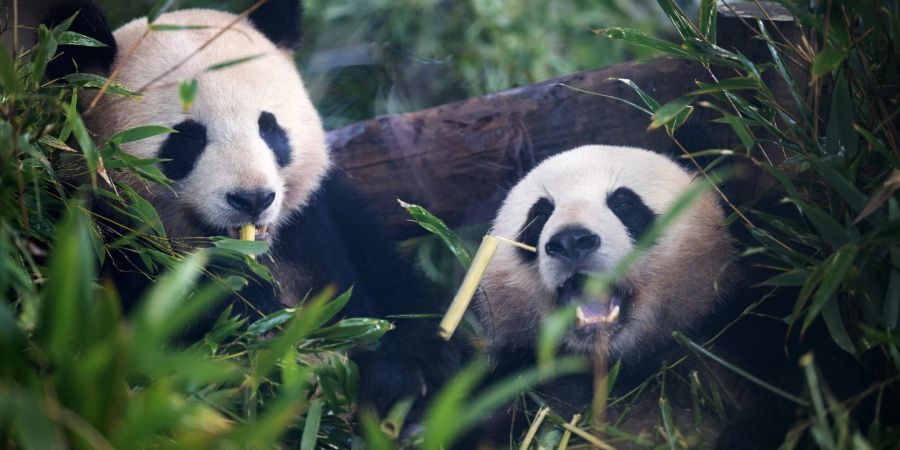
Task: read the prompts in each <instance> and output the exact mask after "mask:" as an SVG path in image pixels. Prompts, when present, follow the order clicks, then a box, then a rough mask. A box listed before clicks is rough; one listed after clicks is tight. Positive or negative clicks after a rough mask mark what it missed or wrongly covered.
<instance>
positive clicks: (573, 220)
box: [478, 146, 731, 358]
mask: <svg viewBox="0 0 900 450" xmlns="http://www.w3.org/2000/svg"><path fill="white" fill-rule="evenodd" d="M692 182H693V178H692V176H691V175H690V174H689V173H687V172H686V171H684V170H683V169H681V168H680V167H679V166H678V165H676V164H675V163H674V162H672V161H671V160H669V159H667V158H665V157H663V156H661V155H658V154H655V153H652V152H649V151H647V150H642V149H636V148H625V147H610V146H585V147H579V148H577V149H573V150H570V151H568V152H565V153H562V154H559V155H556V156H553V157H551V158H548V159H547V160H546V161H544V162H543V163H541V164H540V165H538V166H537V167H536V168H535V169H534V170H533V171H531V172H530V173H529V174H528V175H527V176H526V177H525V178H523V179H522V181H521V182H519V184H517V185H516V186H515V187H514V188H513V189H512V190H511V191H510V193H509V195H508V196H507V198H506V200H505V201H504V203H503V206H502V207H501V209H500V211H499V213H498V215H497V218H496V220H495V222H494V227H493V230H492V233H494V234H497V235H500V236H505V237H509V238H515V239H517V240H519V241H521V242H524V243H527V244H529V245H533V246H535V247H536V248H537V253H536V254H535V253H531V252H528V251H525V250H521V249H517V248H511V247H507V246H501V247H500V248H498V250H497V255H496V256H495V258H494V261H493V262H492V263H491V266H490V267H489V269H488V272H487V274H486V276H485V279H484V281H483V287H484V288H485V296H484V298H483V299H482V301H481V303H480V304H479V305H478V308H479V312H480V316H481V317H482V318H484V319H485V320H486V321H487V322H488V323H487V325H488V327H489V329H490V331H489V336H491V337H492V338H493V339H494V340H495V345H501V346H503V345H506V346H509V345H512V346H526V345H528V342H527V341H528V340H531V345H533V339H534V333H535V330H536V329H537V327H538V325H539V323H540V322H541V320H543V319H544V318H545V317H546V316H547V315H548V314H550V313H551V312H553V311H554V310H555V309H557V308H559V307H562V306H566V305H573V306H576V307H577V311H578V323H577V324H576V325H575V326H574V327H573V328H572V329H571V330H570V332H569V333H568V335H567V336H566V338H565V341H564V343H565V345H566V346H567V347H568V348H569V350H572V351H576V352H581V353H586V354H590V353H591V352H592V351H593V350H594V346H595V342H596V339H597V334H598V333H605V334H606V335H607V336H608V344H609V349H608V350H609V351H610V353H611V355H612V356H613V357H614V358H622V357H630V356H639V355H637V353H641V352H644V351H645V350H646V349H647V348H646V347H644V346H647V345H651V346H652V345H654V344H656V343H658V342H659V341H660V340H661V339H664V338H665V337H667V336H669V335H670V334H671V331H674V330H679V329H686V328H690V327H691V326H692V325H694V324H695V323H697V322H698V320H699V319H700V318H702V317H703V316H704V315H706V314H707V313H708V312H709V311H710V310H711V309H712V307H713V306H714V304H715V301H716V299H717V298H719V295H718V292H717V291H716V289H717V285H718V279H719V277H720V271H721V269H722V267H724V266H725V265H727V262H728V261H729V260H730V257H731V252H730V244H729V238H728V235H727V233H726V231H725V230H724V228H723V227H722V220H723V217H722V212H721V210H720V209H719V207H718V205H717V202H716V198H715V197H714V196H713V195H712V194H711V193H707V194H705V195H704V196H703V197H702V198H701V200H700V201H698V202H697V203H695V204H694V205H693V206H692V208H690V210H689V211H688V212H687V213H685V214H684V215H682V216H681V218H680V219H679V220H678V221H676V223H675V224H674V225H673V226H671V227H669V228H668V229H667V230H666V231H665V232H664V234H663V235H662V236H661V237H660V238H659V239H657V241H656V243H655V244H654V246H653V247H652V248H651V249H650V250H649V251H647V252H646V253H644V254H643V255H642V256H640V257H639V258H638V259H637V260H636V261H635V262H634V264H632V265H631V266H630V267H629V269H628V270H627V271H626V273H625V275H624V277H622V278H621V279H618V280H616V281H615V286H613V288H612V292H610V293H606V294H602V293H592V292H590V291H591V289H588V288H587V286H588V280H590V279H592V278H596V277H600V276H604V275H609V274H610V271H612V270H613V269H614V268H615V267H616V265H617V264H618V263H620V262H621V261H622V259H623V258H624V257H625V256H626V255H628V254H629V253H630V252H631V251H632V250H633V249H634V245H635V243H636V242H637V241H638V240H639V239H640V238H641V237H642V236H643V235H644V233H646V232H647V230H648V229H649V228H650V227H651V226H652V225H653V223H654V222H655V220H656V219H657V217H658V215H660V214H662V213H664V212H665V211H667V210H668V209H669V208H670V207H671V205H672V204H673V202H675V201H676V200H677V199H678V197H679V196H680V195H681V194H682V193H684V192H685V191H686V190H687V189H688V188H689V187H690V186H691V183H692Z"/></svg>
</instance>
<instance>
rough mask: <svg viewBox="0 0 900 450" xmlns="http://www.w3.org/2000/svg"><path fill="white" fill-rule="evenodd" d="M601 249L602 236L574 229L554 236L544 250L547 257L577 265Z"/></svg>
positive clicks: (567, 229)
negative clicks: (576, 263)
mask: <svg viewBox="0 0 900 450" xmlns="http://www.w3.org/2000/svg"><path fill="white" fill-rule="evenodd" d="M598 248H600V236H598V235H596V234H595V233H592V232H591V231H590V230H587V229H584V228H581V227H574V228H566V229H564V230H562V231H560V232H559V233H556V234H554V235H553V236H552V237H550V240H549V241H547V244H546V245H545V246H544V250H545V251H546V252H547V255H549V256H551V257H553V258H557V259H561V260H564V261H567V262H571V263H575V262H578V261H580V260H581V259H583V258H584V257H586V256H588V255H590V254H591V253H593V252H594V251H595V250H597V249H598Z"/></svg>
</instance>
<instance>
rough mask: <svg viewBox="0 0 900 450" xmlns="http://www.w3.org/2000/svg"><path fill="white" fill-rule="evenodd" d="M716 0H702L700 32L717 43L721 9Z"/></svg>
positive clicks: (710, 40) (713, 42)
mask: <svg viewBox="0 0 900 450" xmlns="http://www.w3.org/2000/svg"><path fill="white" fill-rule="evenodd" d="M717 4H718V2H717V1H716V0H701V1H700V34H701V35H703V36H705V37H706V39H707V40H708V41H709V42H710V43H712V44H715V43H716V21H717V19H718V17H719V11H718V8H717V7H716V6H717Z"/></svg>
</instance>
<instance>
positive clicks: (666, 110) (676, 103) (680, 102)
mask: <svg viewBox="0 0 900 450" xmlns="http://www.w3.org/2000/svg"><path fill="white" fill-rule="evenodd" d="M693 101H694V97H693V96H691V95H683V96H681V97H678V98H676V99H675V100H672V101H670V102H668V103H666V104H664V105H662V106H660V107H659V109H657V110H656V112H655V113H653V121H652V122H651V123H650V127H649V128H650V129H651V130H652V129H656V128H659V127H661V126H663V125H667V124H670V123H675V122H677V120H678V119H679V118H680V117H682V116H683V115H684V114H685V109H687V108H689V107H690V105H691V102H693ZM687 114H690V113H687Z"/></svg>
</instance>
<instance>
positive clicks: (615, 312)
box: [606, 305, 619, 323]
mask: <svg viewBox="0 0 900 450" xmlns="http://www.w3.org/2000/svg"><path fill="white" fill-rule="evenodd" d="M618 318H619V305H616V306H613V309H612V311H610V312H609V314H608V315H607V316H606V322H609V323H612V322H615V321H616V319H618Z"/></svg>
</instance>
